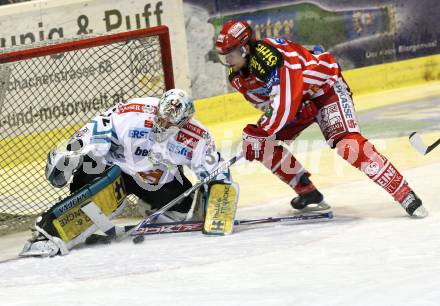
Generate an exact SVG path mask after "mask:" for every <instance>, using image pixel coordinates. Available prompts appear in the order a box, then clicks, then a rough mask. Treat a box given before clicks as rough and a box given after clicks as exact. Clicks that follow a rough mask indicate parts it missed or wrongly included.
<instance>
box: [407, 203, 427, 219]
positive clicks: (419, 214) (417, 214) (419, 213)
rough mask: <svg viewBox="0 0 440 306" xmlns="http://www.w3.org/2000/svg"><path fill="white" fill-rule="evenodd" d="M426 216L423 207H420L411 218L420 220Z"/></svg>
mask: <svg viewBox="0 0 440 306" xmlns="http://www.w3.org/2000/svg"><path fill="white" fill-rule="evenodd" d="M427 216H428V211H427V210H426V208H425V207H424V206H423V205H420V206H419V207H418V208H417V209H416V210H415V211H414V212H413V214H412V216H411V217H412V218H415V219H422V218H425V217H427Z"/></svg>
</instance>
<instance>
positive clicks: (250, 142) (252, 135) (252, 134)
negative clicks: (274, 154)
mask: <svg viewBox="0 0 440 306" xmlns="http://www.w3.org/2000/svg"><path fill="white" fill-rule="evenodd" d="M242 137H243V152H244V156H245V158H246V159H247V160H249V161H252V160H254V159H256V160H259V161H262V160H263V153H264V146H265V142H266V140H267V137H269V135H268V134H267V132H266V131H265V130H263V129H262V128H259V127H258V126H256V125H255V124H248V125H246V127H245V128H244V129H243V135H242Z"/></svg>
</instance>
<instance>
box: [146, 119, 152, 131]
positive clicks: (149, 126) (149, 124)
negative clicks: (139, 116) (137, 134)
mask: <svg viewBox="0 0 440 306" xmlns="http://www.w3.org/2000/svg"><path fill="white" fill-rule="evenodd" d="M144 127H146V128H149V129H151V128H153V121H151V120H148V119H147V120H145V121H144Z"/></svg>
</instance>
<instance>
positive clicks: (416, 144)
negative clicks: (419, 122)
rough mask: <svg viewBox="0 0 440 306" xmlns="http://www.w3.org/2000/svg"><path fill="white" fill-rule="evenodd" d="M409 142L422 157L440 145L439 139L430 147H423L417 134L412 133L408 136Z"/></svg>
mask: <svg viewBox="0 0 440 306" xmlns="http://www.w3.org/2000/svg"><path fill="white" fill-rule="evenodd" d="M409 141H410V142H411V145H412V146H413V147H414V148H415V149H416V150H417V151H419V153H420V154H422V155H426V154H428V153H429V152H431V151H432V150H434V149H435V148H436V147H437V146H438V145H439V144H440V139H437V140H436V141H435V142H434V143H433V144H432V145H430V146H427V145H425V144H424V142H423V140H422V137H420V135H419V134H417V132H412V133H411V135H409Z"/></svg>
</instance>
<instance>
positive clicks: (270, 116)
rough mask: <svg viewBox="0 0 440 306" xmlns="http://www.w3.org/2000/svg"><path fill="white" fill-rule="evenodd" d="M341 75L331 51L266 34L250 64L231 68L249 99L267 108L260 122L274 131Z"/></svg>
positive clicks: (236, 83)
mask: <svg viewBox="0 0 440 306" xmlns="http://www.w3.org/2000/svg"><path fill="white" fill-rule="evenodd" d="M339 75H340V68H339V65H338V64H337V62H336V60H335V58H334V57H333V56H332V55H331V54H330V53H327V52H326V53H321V54H319V55H314V54H312V53H311V52H309V51H308V50H307V49H306V48H304V47H302V46H301V45H298V44H296V43H294V42H291V41H288V40H284V39H281V38H265V39H263V40H260V41H257V43H256V46H255V50H254V52H253V53H252V54H251V56H250V57H249V59H248V66H247V67H246V68H245V69H242V70H241V71H240V72H232V71H230V74H229V80H230V82H231V85H232V86H233V87H234V88H235V89H237V90H238V91H240V92H241V93H242V94H243V95H244V97H245V98H246V100H248V101H249V102H251V103H252V104H253V105H254V106H255V107H257V108H260V109H262V110H264V111H265V114H264V115H263V117H262V118H261V119H260V121H259V123H258V124H259V126H260V127H262V128H263V129H265V130H266V131H267V132H268V134H269V135H272V134H274V133H276V132H278V131H279V130H280V129H282V128H283V127H284V126H285V125H286V124H287V123H289V122H291V121H292V120H293V119H294V118H295V115H296V114H297V112H298V110H299V109H300V107H301V103H302V101H306V100H310V99H314V98H317V97H319V96H321V95H323V94H324V93H326V92H327V91H328V90H329V89H330V88H331V87H332V86H333V85H334V83H335V82H336V80H337V79H338V76H339Z"/></svg>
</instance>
